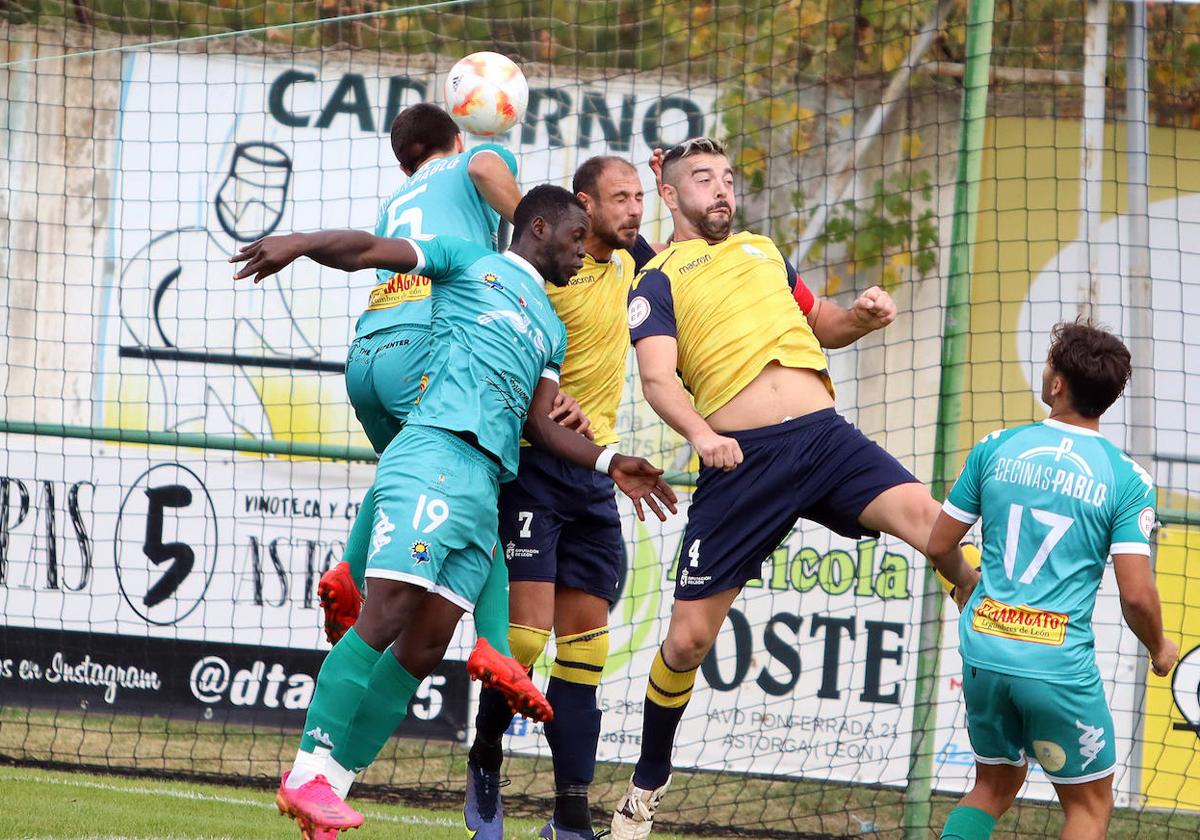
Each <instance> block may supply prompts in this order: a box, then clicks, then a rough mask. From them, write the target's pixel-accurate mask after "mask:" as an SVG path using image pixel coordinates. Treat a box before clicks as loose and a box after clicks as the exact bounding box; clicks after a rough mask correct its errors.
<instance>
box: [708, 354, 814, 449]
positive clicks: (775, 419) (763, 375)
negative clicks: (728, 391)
mask: <svg viewBox="0 0 1200 840" xmlns="http://www.w3.org/2000/svg"><path fill="white" fill-rule="evenodd" d="M832 407H833V397H831V396H830V395H829V391H828V390H827V389H826V387H825V380H824V379H823V378H822V377H821V374H820V373H819V372H818V371H815V370H812V369H811V368H794V367H784V366H783V365H781V364H779V363H778V362H771V363H770V364H768V365H767V366H766V367H765V368H763V369H762V371H761V372H760V373H759V374H758V376H756V377H754V379H752V380H751V381H750V384H749V385H747V386H746V387H745V388H743V389H742V390H740V391H738V392H737V394H736V395H734V397H733V399H731V400H730V401H729V402H727V403H725V405H723V406H721V407H720V408H718V409H717V410H716V411H714V412H713V413H712V414H710V415H708V417H707V418H706V419H707V420H708V425H709V426H711V427H712V429H713V431H716V432H740V431H744V430H746V429H761V428H763V427H764V426H774V425H776V424H778V423H782V422H784V421H785V420H789V419H792V418H795V417H803V416H804V415H805V414H812V413H813V412H814V411H820V410H821V409H823V408H832Z"/></svg>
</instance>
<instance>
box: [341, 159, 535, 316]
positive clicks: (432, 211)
mask: <svg viewBox="0 0 1200 840" xmlns="http://www.w3.org/2000/svg"><path fill="white" fill-rule="evenodd" d="M481 154H495V155H498V156H499V157H500V159H501V160H503V161H504V163H505V165H506V166H507V167H508V168H509V170H510V171H511V172H512V174H513V175H514V176H515V175H516V174H517V159H516V158H515V157H514V156H513V153H512V152H511V151H509V150H508V149H506V148H504V147H503V146H498V145H496V144H494V143H485V144H484V145H482V146H476V147H475V148H474V149H471V150H470V151H467V152H462V153H461V154H456V155H450V156H449V157H442V158H436V159H434V160H430V161H427V162H426V163H424V164H422V165H421V167H420V168H419V169H417V171H416V172H414V173H413V174H412V177H410V178H409V179H408V180H407V181H406V182H405V183H404V186H402V187H400V189H398V190H396V192H395V193H393V194H392V196H391V197H390V198H389V199H388V200H387V201H385V202H384V203H383V206H382V207H381V208H380V211H379V220H378V221H377V222H376V224H375V235H376V236H385V237H388V238H406V239H417V240H420V239H425V238H426V237H428V236H431V235H437V236H450V237H455V238H457V239H463V240H466V241H467V242H472V243H474V244H476V245H479V246H481V247H483V248H486V249H488V250H490V251H495V250H496V236H497V231H498V230H499V226H500V214H499V213H497V212H496V211H495V210H493V209H492V207H491V205H490V204H488V203H487V201H486V200H485V199H484V197H483V196H482V195H481V194H480V192H479V190H478V188H477V187H476V185H475V182H474V181H473V180H472V179H471V176H470V175H469V174H468V172H467V169H468V167H469V166H470V163H471V160H472V159H473V158H474V157H475V156H476V155H481ZM375 274H376V278H377V280H378V284H377V285H376V286H375V288H374V289H372V290H371V297H370V300H369V301H368V303H367V307H366V309H365V310H363V313H362V315H361V316H359V319H358V326H357V328H356V330H355V338H362V337H364V336H368V335H370V334H371V333H374V332H378V331H379V330H382V329H387V328H389V327H395V326H400V325H413V326H422V327H428V326H429V319H430V313H431V309H430V283H429V278H427V277H422V276H421V275H419V274H399V273H397V272H393V271H386V270H384V269H378V270H376V272H375Z"/></svg>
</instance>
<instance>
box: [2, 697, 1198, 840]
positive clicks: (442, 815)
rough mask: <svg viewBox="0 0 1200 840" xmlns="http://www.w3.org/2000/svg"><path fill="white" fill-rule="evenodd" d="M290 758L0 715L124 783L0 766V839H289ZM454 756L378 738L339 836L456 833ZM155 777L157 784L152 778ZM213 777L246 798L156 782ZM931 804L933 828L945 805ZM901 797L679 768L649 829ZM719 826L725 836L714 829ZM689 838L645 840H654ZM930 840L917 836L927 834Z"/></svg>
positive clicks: (792, 833)
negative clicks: (236, 781) (356, 811)
mask: <svg viewBox="0 0 1200 840" xmlns="http://www.w3.org/2000/svg"><path fill="white" fill-rule="evenodd" d="M294 755H295V733H294V732H291V731H281V730H279V729H270V728H264V727H253V728H252V727H245V726H241V727H238V726H230V725H217V724H211V723H198V722H186V721H178V720H176V721H170V720H164V719H162V718H154V717H144V718H134V717H126V716H114V715H110V714H97V713H95V712H87V713H79V712H65V711H59V712H46V711H33V710H29V709H21V708H14V707H11V706H10V707H7V708H3V709H0V756H11V757H13V758H15V759H18V760H23V761H38V762H45V763H57V764H59V765H81V764H82V765H91V766H92V767H103V768H111V769H112V770H113V771H114V773H128V772H129V771H134V770H136V772H137V773H138V774H139V775H138V776H136V777H130V776H128V775H96V774H94V773H85V772H75V771H72V772H57V771H49V770H40V769H27V768H25V767H16V766H11V765H10V766H5V765H3V764H0V805H3V806H4V807H3V808H2V809H0V840H4V839H5V838H12V837H32V838H38V840H77V839H79V840H81V839H82V838H85V837H86V838H108V837H113V838H116V837H136V838H196V839H197V840H200V838H204V840H208V838H215V837H237V838H257V837H260V836H261V837H266V836H270V837H279V838H283V837H298V836H299V834H298V832H295V831H294V830H293V829H292V828H291V827H290V826H289V825H288V824H287V823H286V822H285V821H284V820H283V818H281V817H279V816H278V815H277V814H276V813H275V811H274V808H273V805H272V801H273V792H272V788H273V785H274V784H275V783H276V782H275V780H277V779H278V778H279V774H280V773H281V772H282V771H283V770H284V769H286V768H287V766H288V765H290V763H291V759H292V756H294ZM465 759H466V757H465V750H464V749H463V747H461V746H460V745H453V744H448V743H442V742H420V741H411V740H393V741H391V742H390V743H389V744H388V745H387V747H386V748H385V749H384V751H383V753H382V754H381V755H380V757H379V759H378V760H377V761H376V763H375V764H374V765H372V767H371V768H370V770H369V771H367V773H366V774H365V778H364V779H363V781H364V782H365V783H366V784H365V786H363V787H361V788H360V789H358V792H359V793H360V794H362V796H356V797H352V798H353V801H354V804H355V805H356V806H357V807H360V809H362V810H364V811H365V812H366V813H367V815H368V824H367V826H366V827H365V828H364V829H363V830H361V831H359V832H358V833H356V834H351V835H348V837H347V840H370V838H372V837H379V838H384V837H387V838H397V837H420V838H435V839H436V838H442V837H447V838H449V837H453V838H456V840H462V838H463V837H464V836H465V832H464V830H463V827H462V823H461V816H460V812H459V810H458V804H457V803H459V802H460V801H461V796H462V787H461V786H462V780H463V778H464V776H465ZM155 774H159V776H160V778H154V775H155ZM179 774H187V775H191V776H193V777H194V776H223V777H225V778H227V779H228V778H234V777H236V778H240V779H245V780H246V782H247V784H248V785H249V786H248V787H227V786H221V785H217V784H202V783H199V782H195V781H167V780H164V779H163V778H161V777H163V776H168V775H175V776H177V775H179ZM505 775H506V776H508V777H509V778H510V779H511V780H512V784H511V786H510V787H507V788H506V789H505V796H506V806H505V808H506V812H507V813H508V814H509V815H510V819H509V821H508V822H507V826H508V832H507V834H508V838H528V837H534V836H536V832H537V830H538V828H540V826H541V825H542V823H543V822H544V820H545V819H546V816H547V815H548V813H549V810H550V808H551V806H552V801H553V799H552V797H553V791H552V785H553V775H552V773H551V768H550V762H549V761H547V760H546V759H530V758H517V757H514V758H510V759H509V760H508V762H506V764H505ZM628 779H629V768H628V767H627V766H624V765H613V764H602V765H600V766H599V767H597V768H596V782H595V784H594V785H593V788H592V802H593V805H594V806H596V809H595V817H596V820H597V823H596V824H597V826H598V827H599V826H600V825H602V824H603V820H604V819H605V814H604V811H603V809H604V808H606V807H607V808H611V807H612V806H613V805H614V804H615V803H616V801H617V800H618V799H619V798H620V795H621V793H622V792H623V791H624V789H625V785H626V784H627V782H628ZM954 804H955V800H954V799H953V798H950V797H944V796H939V797H936V798H935V800H934V803H933V820H932V822H933V825H934V826H936V827H940V826H941V825H942V823H943V822H944V821H945V818H946V815H947V814H948V813H949V811H950V809H951V808H952V807H953V806H954ZM902 816H903V810H902V803H901V792H900V791H899V790H895V789H879V788H872V787H866V786H862V785H839V784H832V783H821V782H815V781H808V780H797V779H787V778H775V779H763V778H754V777H749V776H745V775H741V774H737V773H720V774H718V773H686V772H679V773H676V775H675V781H674V784H673V785H672V789H671V792H670V793H669V794H668V797H667V801H666V803H665V805H664V809H663V813H662V814H661V818H662V819H661V822H663V823H664V825H663V828H664V829H667V828H671V827H672V826H669V825H666V823H674V830H676V831H689V832H690V831H698V830H699V829H698V828H697V826H704V827H705V828H706V829H707V830H706V831H704V834H705V835H706V836H707V837H710V838H712V837H718V836H736V835H734V831H736V829H737V828H739V827H741V828H745V829H749V830H750V831H751V832H753V834H754V836H757V837H759V838H767V837H776V836H788V837H796V836H797V835H798V834H801V833H811V834H812V835H824V836H826V837H829V836H834V837H847V836H854V835H858V834H859V832H860V831H861V827H862V823H863V822H864V821H870V822H873V823H874V824H875V826H876V829H877V832H876V833H873V834H868V835H860V836H864V837H869V838H871V840H900V838H901V836H902V831H901V830H900V826H901V820H902ZM1061 826H1062V814H1061V811H1059V809H1058V808H1057V806H1055V805H1049V806H1047V805H1039V804H1020V805H1018V806H1017V807H1015V808H1013V809H1012V811H1010V812H1009V813H1008V814H1006V815H1005V817H1004V818H1003V819H1002V820H1001V821H1000V823H999V825H998V826H997V830H996V833H995V834H994V835H993V837H994V838H995V840H1016V838H1031V837H1032V838H1052V837H1057V836H1058V832H1059V830H1060V829H1061ZM725 827H728V828H729V829H730V830H724V829H725ZM694 836H695V835H692V834H688V835H684V834H668V833H665V832H664V833H656V834H655V835H654V837H655V838H656V840H666V838H671V837H675V838H680V839H681V840H682V838H687V837H694ZM933 837H936V833H931V834H930V838H933ZM1197 837H1200V815H1197V814H1188V813H1183V812H1179V813H1165V812H1152V811H1142V812H1139V811H1130V810H1120V811H1117V813H1116V814H1115V815H1114V817H1113V823H1112V826H1111V828H1110V831H1109V834H1108V840H1195V838H1197Z"/></svg>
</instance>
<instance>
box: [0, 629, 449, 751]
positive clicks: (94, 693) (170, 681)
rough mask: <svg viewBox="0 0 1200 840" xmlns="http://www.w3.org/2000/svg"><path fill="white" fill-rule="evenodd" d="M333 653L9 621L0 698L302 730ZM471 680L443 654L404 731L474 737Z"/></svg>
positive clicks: (0, 652)
mask: <svg viewBox="0 0 1200 840" xmlns="http://www.w3.org/2000/svg"><path fill="white" fill-rule="evenodd" d="M324 658H325V651H320V650H310V649H303V648H284V647H271V646H267V645H239V644H230V643H227V642H213V641H192V640H186V639H167V638H156V637H153V636H120V635H113V634H108V633H81V632H75V631H69V630H48V629H39V628H32V627H3V628H0V706H4V707H11V708H49V709H64V708H68V709H69V708H75V709H78V708H90V709H103V710H104V711H106V712H112V713H115V714H142V713H146V712H151V713H153V714H158V715H163V716H165V717H171V718H180V719H184V720H205V721H212V722H214V723H226V722H236V723H249V724H270V725H277V726H285V727H294V728H295V729H296V730H299V727H300V726H301V724H303V723H304V716H305V713H306V712H307V711H308V706H309V703H310V702H311V701H312V696H313V692H314V691H315V689H316V683H317V674H318V673H319V672H320V670H321V662H322V660H323V659H324ZM470 696H471V684H470V679H469V677H468V676H467V672H466V668H465V667H464V663H462V662H455V661H445V662H442V663H441V664H440V665H438V667H437V668H436V669H434V672H433V673H432V674H430V675H429V676H428V677H426V678H425V679H424V680H422V681H421V685H420V686H419V687H418V689H417V691H416V694H415V695H414V697H413V699H412V702H411V704H410V705H409V709H408V716H407V718H406V719H405V720H404V722H403V723H402V724H401V725H400V728H399V729H398V730H397V733H396V734H397V735H400V736H404V737H411V738H440V739H444V740H450V741H462V740H464V739H465V738H466V732H467V723H468V707H469V701H470Z"/></svg>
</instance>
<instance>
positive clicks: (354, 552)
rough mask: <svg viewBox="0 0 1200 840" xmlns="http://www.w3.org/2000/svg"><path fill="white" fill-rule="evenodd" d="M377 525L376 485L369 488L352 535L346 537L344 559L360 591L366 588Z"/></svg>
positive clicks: (352, 528) (351, 529)
mask: <svg viewBox="0 0 1200 840" xmlns="http://www.w3.org/2000/svg"><path fill="white" fill-rule="evenodd" d="M374 527H375V485H374V484H372V485H371V486H370V487H368V488H367V493H366V495H365V496H363V500H362V505H361V506H360V507H359V508H358V515H357V516H356V517H354V525H353V526H351V528H350V536H348V537H346V550H345V552H343V554H342V559H343V560H345V561H346V562H347V563H349V564H350V576H351V577H353V578H354V585H355V586H357V587H358V591H359V592H362V591H363V589H364V581H365V579H366V574H367V553H368V552H369V550H370V548H371V529H372V528H374Z"/></svg>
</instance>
